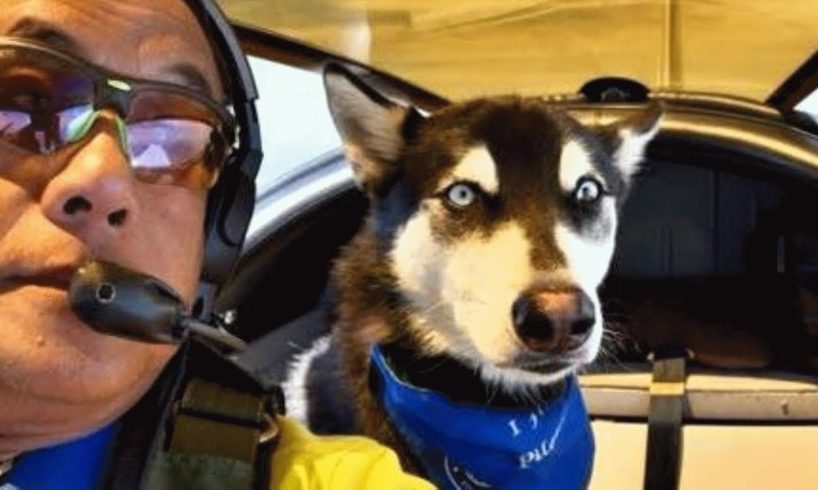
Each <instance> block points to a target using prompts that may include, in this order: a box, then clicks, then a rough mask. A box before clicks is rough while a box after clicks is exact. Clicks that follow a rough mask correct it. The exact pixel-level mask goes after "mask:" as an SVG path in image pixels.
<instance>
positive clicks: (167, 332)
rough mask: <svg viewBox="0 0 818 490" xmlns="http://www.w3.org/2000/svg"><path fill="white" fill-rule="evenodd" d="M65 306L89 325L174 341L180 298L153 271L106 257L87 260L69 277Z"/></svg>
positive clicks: (181, 313) (102, 330)
mask: <svg viewBox="0 0 818 490" xmlns="http://www.w3.org/2000/svg"><path fill="white" fill-rule="evenodd" d="M69 297H70V301H71V308H72V309H73V311H74V313H75V314H76V315H77V316H78V317H79V318H80V320H82V321H83V322H84V323H85V324H87V325H88V326H89V327H91V328H92V329H94V330H96V331H98V332H100V333H104V334H109V335H117V336H120V337H127V338H131V339H134V340H139V341H142V342H153V343H176V342H180V341H181V340H182V339H183V338H184V336H185V335H184V329H183V328H181V327H180V325H181V323H182V320H183V319H184V317H185V313H184V304H183V302H182V300H181V298H180V297H179V296H178V295H177V294H176V292H174V291H173V289H172V288H171V287H170V286H168V285H167V284H165V283H164V282H162V281H160V280H159V279H157V278H155V277H151V276H148V275H145V274H140V273H138V272H135V271H132V270H129V269H126V268H124V267H121V266H119V265H116V264H113V263H110V262H102V261H96V262H88V263H87V264H85V265H83V266H82V267H80V268H79V269H78V270H77V272H76V273H75V274H74V277H73V278H72V280H71V286H70V290H69Z"/></svg>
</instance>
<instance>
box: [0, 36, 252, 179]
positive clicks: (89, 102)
mask: <svg viewBox="0 0 818 490" xmlns="http://www.w3.org/2000/svg"><path fill="white" fill-rule="evenodd" d="M103 113H105V114H113V118H114V121H115V124H116V128H117V133H118V136H119V141H120V144H121V145H122V149H123V151H124V152H125V154H126V155H127V156H128V158H129V161H130V165H131V167H132V169H133V171H134V173H135V175H136V177H137V178H138V179H139V180H141V181H146V182H152V183H162V184H171V185H178V186H184V187H190V188H195V189H208V188H209V187H211V186H212V185H213V184H214V183H215V181H216V179H217V177H218V174H219V170H220V169H221V166H222V165H223V162H224V161H225V159H226V157H227V154H228V152H229V151H230V149H231V148H232V145H233V141H234V138H235V126H236V125H235V120H234V119H233V117H232V115H231V114H230V113H229V112H228V111H227V109H226V108H225V107H224V106H222V105H220V104H218V103H216V102H215V101H213V100H211V99H209V98H208V97H206V96H203V95H202V94H200V93H199V92H197V91H195V90H192V89H189V88H186V87H182V86H179V85H175V84H171V83H162V82H155V81H148V80H139V79H134V78H130V77H126V76H122V75H119V74H117V73H114V72H111V71H109V70H106V69H104V68H101V67H98V66H95V65H93V64H91V63H89V62H87V61H84V60H81V59H79V58H76V57H74V56H71V55H69V54H67V53H64V52H61V51H57V50H54V49H52V48H49V47H47V46H44V45H42V44H39V43H35V42H32V41H28V40H24V39H18V38H0V169H2V166H3V165H4V163H3V160H8V158H6V157H3V156H2V153H3V152H5V153H7V154H13V153H14V152H12V151H4V150H3V146H4V145H10V146H11V147H13V148H15V149H17V150H22V152H23V154H24V155H25V154H28V155H31V154H39V155H50V154H53V153H55V152H57V151H59V150H61V149H63V148H66V147H69V146H71V145H73V144H75V143H78V142H80V141H82V140H83V138H85V137H86V136H87V135H88V134H89V133H91V130H92V128H93V127H94V125H95V123H96V122H97V120H99V118H100V117H101V116H102V114H103ZM7 150H11V149H9V148H7Z"/></svg>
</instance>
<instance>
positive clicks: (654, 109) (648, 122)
mask: <svg viewBox="0 0 818 490" xmlns="http://www.w3.org/2000/svg"><path fill="white" fill-rule="evenodd" d="M663 113H664V107H663V106H662V104H661V103H658V102H653V103H651V104H650V105H649V106H648V107H647V108H646V109H645V110H644V111H641V112H639V113H638V114H635V115H633V116H631V117H628V118H627V119H624V120H622V121H618V122H616V123H614V124H612V125H611V126H608V127H607V128H605V130H604V132H605V133H606V136H607V139H608V142H609V144H610V149H611V151H612V154H613V163H614V165H616V166H617V168H619V170H620V172H622V175H623V176H624V177H625V180H626V181H627V180H630V177H631V176H633V174H635V173H636V172H637V170H639V164H640V162H641V161H642V158H643V157H644V156H645V148H647V146H648V143H650V141H651V140H652V139H653V137H654V136H656V133H657V132H658V131H659V126H660V124H661V122H662V115H663Z"/></svg>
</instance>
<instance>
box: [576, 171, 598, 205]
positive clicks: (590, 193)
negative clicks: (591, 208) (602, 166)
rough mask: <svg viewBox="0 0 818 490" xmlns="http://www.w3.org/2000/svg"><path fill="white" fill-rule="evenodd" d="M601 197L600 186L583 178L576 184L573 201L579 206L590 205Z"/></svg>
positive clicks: (591, 180)
mask: <svg viewBox="0 0 818 490" xmlns="http://www.w3.org/2000/svg"><path fill="white" fill-rule="evenodd" d="M601 196H602V185H601V184H600V183H599V182H597V181H596V180H594V179H592V178H589V177H585V178H582V179H580V181H579V182H577V187H576V188H575V189H574V200H575V201H576V202H578V203H580V204H591V203H593V202H596V201H597V200H598V199H599V198H600V197H601Z"/></svg>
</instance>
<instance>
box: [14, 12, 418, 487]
mask: <svg viewBox="0 0 818 490" xmlns="http://www.w3.org/2000/svg"><path fill="white" fill-rule="evenodd" d="M0 36H2V38H0V210H1V211H0V329H2V333H3V336H2V341H0V407H2V408H0V488H3V489H11V488H23V489H25V488H51V487H49V485H54V486H55V487H59V486H62V487H63V488H94V487H98V486H117V487H122V486H129V485H133V486H137V485H138V484H142V485H148V486H153V487H162V486H164V485H173V483H172V482H173V481H177V482H186V481H196V480H195V479H191V480H186V479H185V477H182V478H181V479H180V480H174V478H176V475H175V473H176V472H177V471H183V469H180V468H181V466H174V467H173V468H172V469H171V470H167V468H166V470H165V473H167V474H165V475H164V476H163V475H160V476H159V477H156V476H155V475H154V476H148V477H145V476H144V475H143V473H145V472H148V471H150V462H146V461H144V460H145V459H146V458H150V454H152V453H153V452H156V451H162V450H163V448H164V447H165V446H166V445H167V442H166V441H159V442H157V441H156V440H152V439H150V438H149V437H147V436H142V435H139V434H143V433H148V434H153V432H151V431H149V430H148V429H147V427H148V425H149V424H150V423H153V424H158V423H159V422H158V420H149V417H148V416H147V415H146V414H149V413H151V412H150V411H144V410H143V411H142V412H140V413H139V415H138V417H136V419H134V417H133V416H132V417H131V419H133V420H137V421H138V422H139V424H137V425H142V424H144V425H145V429H144V430H142V431H141V432H140V431H135V430H130V431H126V430H124V429H123V428H122V427H123V426H125V425H127V424H124V423H120V422H117V421H120V420H122V419H121V417H122V415H123V414H124V413H126V412H128V411H129V410H130V411H131V412H133V411H134V410H136V409H132V407H134V406H135V405H136V404H137V401H138V400H140V399H141V398H143V396H144V395H145V393H146V392H148V390H149V389H150V388H151V386H152V385H154V383H155V381H156V379H157V377H158V376H159V374H160V372H162V370H163V368H165V366H166V364H167V363H168V361H169V360H170V359H171V358H172V357H173V356H174V354H175V353H176V351H177V348H176V347H175V346H171V345H165V344H150V343H142V342H136V341H131V340H125V339H122V338H118V337H114V336H108V335H103V334H100V333H97V332H95V331H93V330H91V329H89V328H88V327H87V326H86V325H84V324H83V323H82V322H81V321H80V320H78V318H77V317H76V316H75V315H74V314H73V313H72V311H71V309H70V307H69V303H68V296H67V289H68V284H69V281H70V279H71V277H72V275H73V274H74V272H75V271H76V269H77V268H78V267H79V266H80V265H81V264H82V263H83V262H85V261H87V260H89V259H94V260H105V261H108V262H113V263H116V264H119V265H121V266H124V267H127V268H129V269H133V270H136V271H139V272H142V273H146V274H149V275H152V276H155V277H157V278H159V279H161V280H162V281H164V282H165V283H167V284H168V285H169V286H170V287H172V288H173V289H174V290H175V291H176V292H178V293H179V294H180V296H181V298H182V299H183V300H184V302H185V305H186V306H187V307H188V308H190V307H191V306H192V303H193V301H194V298H195V295H196V291H197V284H198V282H199V275H200V271H201V267H202V261H203V241H204V239H203V230H204V219H205V211H206V200H207V199H206V198H207V193H208V191H209V189H210V188H211V184H212V182H213V180H215V179H216V178H217V176H218V170H219V166H220V165H221V164H222V163H223V162H222V161H217V160H218V159H219V158H222V155H223V154H224V153H225V152H227V151H228V149H227V143H226V141H227V140H229V136H230V135H229V132H230V128H229V125H230V121H229V115H227V114H226V113H225V112H224V109H223V107H224V104H223V103H222V102H223V101H225V99H226V97H227V90H226V83H225V81H224V79H223V77H222V76H221V74H220V73H219V70H218V68H217V67H218V66H219V65H218V62H217V60H216V54H215V53H214V51H213V50H212V48H211V43H210V42H209V39H208V36H207V34H206V33H205V31H204V30H203V28H202V27H201V25H200V22H199V21H198V20H197V18H196V16H195V15H194V14H193V13H192V11H191V10H190V7H189V6H188V5H186V2H184V1H183V0H132V1H129V2H121V1H117V0H5V1H4V2H3V11H2V13H0ZM145 81H149V82H151V83H153V85H151V84H150V83H149V84H145V83H144V82H145ZM155 82H158V84H157V83H155ZM177 357H178V356H177ZM169 386H173V382H170V383H169ZM171 398H172V397H171ZM163 400H164V398H163ZM151 403H153V399H151V402H149V403H148V402H145V400H144V399H143V402H142V403H141V404H140V405H150V404H151ZM140 405H136V406H137V408H138V407H139V406H140ZM166 411H168V412H169V411H170V410H166ZM159 412H160V413H164V412H162V410H160V411H159ZM131 425H132V426H133V425H134V424H133V423H131ZM282 431H283V433H282V435H281V440H280V442H279V447H278V450H279V453H280V454H281V455H282V456H281V457H279V458H278V459H275V458H274V459H273V464H272V465H270V466H272V467H273V468H276V469H277V470H278V471H279V472H281V473H283V472H286V471H287V468H288V465H289V464H295V465H298V467H299V468H302V470H303V469H304V468H310V470H308V472H307V474H306V475H304V474H301V475H300V476H298V477H295V479H290V480H289V482H288V480H287V477H286V476H285V475H282V474H279V475H274V478H275V479H274V481H275V482H277V483H276V484H278V485H281V486H282V487H286V486H287V485H290V486H289V487H287V488H324V487H323V486H321V485H322V484H323V483H319V479H318V478H317V477H318V475H317V474H316V475H311V474H309V472H310V471H313V470H315V471H320V470H316V468H320V465H318V464H315V462H316V459H315V458H324V457H330V460H332V461H335V462H336V463H338V462H339V461H340V462H341V463H343V461H344V460H343V458H340V457H339V455H343V454H353V453H355V452H356V451H358V454H359V456H360V455H361V454H363V455H364V457H363V458H359V459H358V460H357V461H358V463H357V464H358V465H359V466H360V470H361V471H364V472H367V471H368V472H370V473H371V472H372V469H373V468H376V470H377V471H376V472H375V473H377V474H382V475H389V477H390V478H392V477H394V478H396V480H395V481H396V482H400V483H399V484H400V485H401V486H402V487H404V488H427V487H425V486H424V484H422V483H420V482H419V481H417V480H415V479H413V478H409V477H404V475H402V474H401V473H400V472H399V469H398V468H397V467H396V466H395V463H394V461H393V459H394V458H393V457H392V456H391V454H390V453H388V452H386V451H385V450H384V449H382V448H379V447H377V446H374V445H373V443H370V442H366V441H362V440H360V439H355V440H352V439H350V440H344V439H340V440H338V439H333V440H332V441H331V445H330V446H326V445H323V444H322V443H321V441H319V440H316V439H312V438H311V436H310V435H308V434H304V433H301V432H299V431H300V429H299V428H297V427H293V426H292V424H291V423H290V422H285V423H283V426H282ZM89 434H90V435H89ZM134 434H137V436H134ZM160 434H161V432H160ZM208 437H210V438H212V439H215V440H217V441H218V437H219V434H208ZM125 439H127V441H125V442H123V440H125ZM142 439H146V440H142ZM50 446H55V447H56V449H55V450H48V451H45V452H43V451H39V450H40V449H41V448H45V447H50ZM134 447H142V448H143V449H142V450H141V451H142V452H140V451H136V450H134V449H133V448H134ZM61 448H62V449H65V451H63V452H60V450H61ZM78 448H79V449H78ZM145 448H148V449H145ZM157 448H158V449H157ZM288 448H289V449H288ZM350 448H352V449H350ZM304 451H307V452H306V453H305V452H304ZM339 451H340V452H339ZM112 454H113V456H111V455H112ZM146 454H147V455H148V456H145V455H146ZM253 454H255V452H254V453H253ZM259 454H260V455H263V454H265V453H264V452H263V451H261V452H259ZM55 455H56V456H55ZM373 455H374V456H373ZM35 456H36V457H35ZM37 458H40V459H37ZM49 458H51V459H49ZM60 458H63V459H60ZM332 458H335V459H332ZM382 458H385V459H382ZM223 460H224V458H222V459H221V461H222V462H224V461H223ZM121 461H124V463H121ZM207 461H209V460H207ZM58 466H59V468H58ZM256 466H257V467H258V466H259V465H256ZM261 466H265V465H261ZM106 468H107V470H106ZM201 468H205V470H206V469H207V468H209V466H208V465H206V464H205V465H200V466H199V467H198V469H199V470H201ZM339 468H340V469H343V468H344V466H341V467H339ZM106 471H107V474H106ZM353 471H358V472H359V474H360V471H359V470H355V469H353ZM112 472H114V473H116V474H113V475H112V474H111V473H112ZM378 472H380V473H378ZM130 473H133V474H130ZM160 473H161V472H160ZM50 474H53V475H57V476H55V477H54V478H57V479H58V481H53V480H54V478H52V479H50V480H49V476H48V475H50ZM313 477H315V478H313ZM59 478H61V479H62V480H59ZM68 478H70V480H66V479H68ZM311 478H313V479H312V480H310V479H311ZM255 481H256V484H258V482H259V481H268V480H267V479H266V478H258V477H256V478H255ZM321 481H323V482H331V481H332V479H331V478H329V479H325V480H321ZM363 481H364V480H361V479H359V480H358V482H357V483H350V485H354V484H360V482H363ZM128 482H130V483H128ZM146 482H147V483H146ZM169 482H170V483H169ZM294 482H295V483H294ZM299 482H300V483H299ZM182 484H183V485H184V483H182ZM230 487H231V488H239V487H240V485H239V483H238V482H237V484H236V486H233V485H230ZM350 488H351V487H350Z"/></svg>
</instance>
